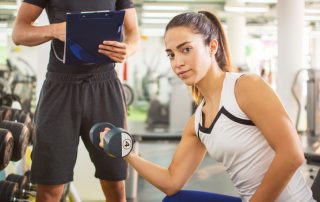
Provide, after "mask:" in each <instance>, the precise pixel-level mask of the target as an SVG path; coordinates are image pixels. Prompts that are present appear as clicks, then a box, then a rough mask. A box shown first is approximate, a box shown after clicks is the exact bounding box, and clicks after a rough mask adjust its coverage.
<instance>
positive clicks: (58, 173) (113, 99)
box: [31, 70, 127, 185]
mask: <svg viewBox="0 0 320 202" xmlns="http://www.w3.org/2000/svg"><path fill="white" fill-rule="evenodd" d="M125 117H126V107H125V104H124V94H123V89H122V85H121V83H120V81H119V79H118V77H117V74H116V72H115V70H112V71H109V72H103V73H90V74H64V73H53V72H48V73H47V75H46V80H45V81H44V84H43V86H42V89H41V94H40V98H39V102H38V105H37V109H36V113H35V119H34V120H35V125H36V133H35V134H36V135H35V142H34V147H33V152H32V164H31V181H32V182H33V183H35V184H48V185H55V184H63V183H66V182H70V181H72V180H73V169H74V166H75V163H76V158H77V149H78V144H79V137H81V139H82V141H83V142H84V144H85V146H86V148H87V150H88V152H89V155H90V158H91V161H92V162H93V164H94V166H95V168H96V171H95V176H96V177H97V178H99V179H102V180H110V181H120V180H124V179H125V178H126V177H127V164H126V162H125V161H124V160H122V159H114V158H111V157H109V156H108V155H106V154H105V153H103V152H101V151H99V150H98V149H96V148H95V147H94V146H93V145H92V144H91V142H90V139H89V131H90V128H91V127H92V126H93V125H94V124H95V123H98V122H110V123H112V124H113V125H115V126H117V127H122V128H125V127H126V118H125ZM83 177H87V176H83Z"/></svg>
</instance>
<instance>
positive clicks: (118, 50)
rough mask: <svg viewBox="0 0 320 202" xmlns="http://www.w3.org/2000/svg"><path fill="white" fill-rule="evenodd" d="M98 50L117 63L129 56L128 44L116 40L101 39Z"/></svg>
mask: <svg viewBox="0 0 320 202" xmlns="http://www.w3.org/2000/svg"><path fill="white" fill-rule="evenodd" d="M98 52H99V53H101V54H103V55H105V56H108V57H109V58H111V59H112V60H114V61H115V62H119V63H122V62H124V61H125V60H126V59H127V57H128V56H129V51H128V45H127V44H126V43H123V42H117V41H103V44H100V45H99V50H98Z"/></svg>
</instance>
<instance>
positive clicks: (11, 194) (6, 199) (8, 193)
mask: <svg viewBox="0 0 320 202" xmlns="http://www.w3.org/2000/svg"><path fill="white" fill-rule="evenodd" d="M17 194H18V184H17V183H15V182H7V181H0V201H1V202H2V201H3V202H11V201H15V199H16V197H17Z"/></svg>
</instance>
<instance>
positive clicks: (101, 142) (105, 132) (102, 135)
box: [99, 128, 110, 148]
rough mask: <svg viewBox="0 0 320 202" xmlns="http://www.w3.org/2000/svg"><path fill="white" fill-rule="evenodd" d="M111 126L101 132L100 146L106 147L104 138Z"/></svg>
mask: <svg viewBox="0 0 320 202" xmlns="http://www.w3.org/2000/svg"><path fill="white" fill-rule="evenodd" d="M109 130H110V128H105V129H104V131H103V132H100V143H99V146H100V147H101V148H103V147H104V142H103V138H104V136H105V135H106V134H107V133H108V132H109Z"/></svg>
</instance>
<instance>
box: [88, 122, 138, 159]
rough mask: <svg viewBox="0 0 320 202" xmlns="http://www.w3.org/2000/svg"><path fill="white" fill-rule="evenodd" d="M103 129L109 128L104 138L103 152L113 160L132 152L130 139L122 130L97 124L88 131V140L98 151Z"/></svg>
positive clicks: (108, 125) (108, 124)
mask: <svg viewBox="0 0 320 202" xmlns="http://www.w3.org/2000/svg"><path fill="white" fill-rule="evenodd" d="M105 128H110V130H109V131H108V132H106V134H105V136H104V139H103V141H104V148H103V150H104V152H105V153H107V154H108V155H109V156H112V157H114V158H123V157H125V156H127V155H128V154H129V153H130V152H131V150H132V137H131V135H130V134H129V133H128V132H127V131H125V130H124V129H122V128H117V127H114V126H113V125H112V124H110V123H97V124H95V125H94V126H93V127H92V128H91V130H90V139H91V142H92V143H93V145H95V147H97V148H98V149H99V150H100V149H101V148H100V147H99V142H100V133H101V132H104V129H105Z"/></svg>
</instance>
